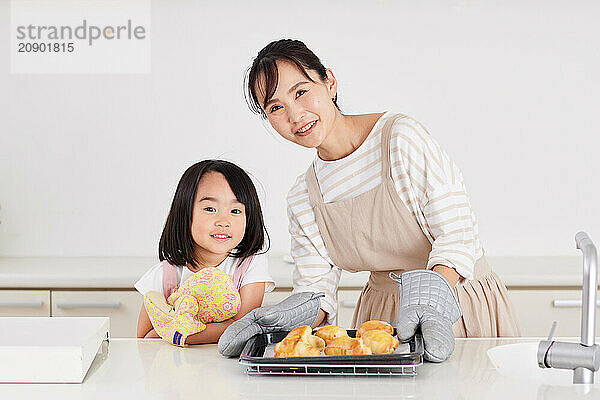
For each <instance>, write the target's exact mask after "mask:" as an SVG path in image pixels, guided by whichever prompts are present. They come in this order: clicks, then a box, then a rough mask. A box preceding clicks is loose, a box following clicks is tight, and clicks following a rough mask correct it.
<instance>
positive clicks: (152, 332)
mask: <svg viewBox="0 0 600 400" xmlns="http://www.w3.org/2000/svg"><path fill="white" fill-rule="evenodd" d="M155 338H157V339H160V336H158V333H156V331H155V330H154V329H152V330H150V332H148V333H146V336H144V339H155Z"/></svg>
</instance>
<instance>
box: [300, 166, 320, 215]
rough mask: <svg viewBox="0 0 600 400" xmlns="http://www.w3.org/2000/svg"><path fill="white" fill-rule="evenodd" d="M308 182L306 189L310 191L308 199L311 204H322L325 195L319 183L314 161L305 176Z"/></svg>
mask: <svg viewBox="0 0 600 400" xmlns="http://www.w3.org/2000/svg"><path fill="white" fill-rule="evenodd" d="M304 179H305V180H306V188H307V189H308V199H309V200H310V204H312V205H315V204H321V203H323V193H321V188H320V187H319V184H318V182H317V173H316V171H315V162H314V161H313V162H312V163H311V164H310V167H308V170H307V171H306V174H305V175H304Z"/></svg>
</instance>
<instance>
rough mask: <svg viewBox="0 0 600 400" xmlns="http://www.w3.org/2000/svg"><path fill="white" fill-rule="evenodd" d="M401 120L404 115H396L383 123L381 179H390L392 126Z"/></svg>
mask: <svg viewBox="0 0 600 400" xmlns="http://www.w3.org/2000/svg"><path fill="white" fill-rule="evenodd" d="M402 118H406V115H404V114H396V115H393V116H391V117H389V118H388V120H387V121H385V125H384V126H383V129H382V131H381V179H383V180H385V179H386V178H387V179H392V167H391V162H390V142H391V140H392V126H393V125H394V123H395V122H396V121H397V120H399V119H402Z"/></svg>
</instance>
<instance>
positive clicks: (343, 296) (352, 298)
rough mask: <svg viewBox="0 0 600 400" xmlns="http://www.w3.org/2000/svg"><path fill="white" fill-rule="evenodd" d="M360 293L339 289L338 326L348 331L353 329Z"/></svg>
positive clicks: (358, 291)
mask: <svg viewBox="0 0 600 400" xmlns="http://www.w3.org/2000/svg"><path fill="white" fill-rule="evenodd" d="M360 292H361V291H360V290H344V289H338V292H337V302H338V314H337V322H336V324H337V325H338V326H341V327H342V328H346V329H351V328H352V326H351V325H352V317H354V309H355V308H356V304H357V302H358V297H359V296H360Z"/></svg>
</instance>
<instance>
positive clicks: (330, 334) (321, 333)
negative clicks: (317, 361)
mask: <svg viewBox="0 0 600 400" xmlns="http://www.w3.org/2000/svg"><path fill="white" fill-rule="evenodd" d="M315 336H318V337H320V338H321V339H323V340H324V341H325V344H326V345H328V344H329V342H331V341H332V340H334V339H337V338H340V337H346V336H348V332H346V330H345V329H344V328H342V327H341V326H334V325H332V326H324V327H322V328H320V329H319V330H318V331H317V332H316V333H315Z"/></svg>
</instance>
